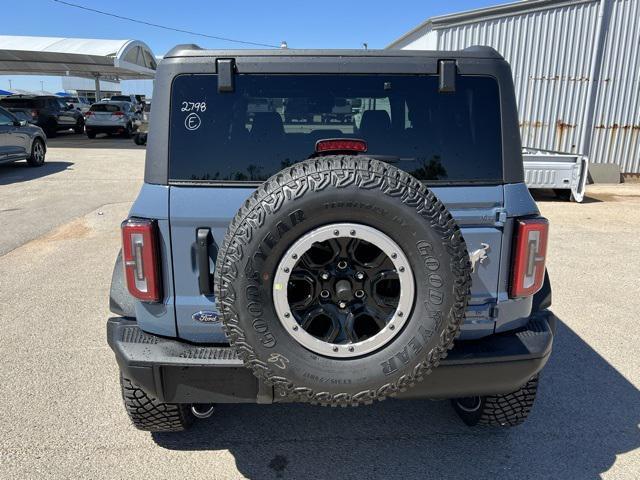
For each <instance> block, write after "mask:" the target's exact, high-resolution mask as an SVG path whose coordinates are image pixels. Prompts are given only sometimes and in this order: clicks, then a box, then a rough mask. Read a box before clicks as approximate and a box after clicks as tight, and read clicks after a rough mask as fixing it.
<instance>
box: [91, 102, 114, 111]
mask: <svg viewBox="0 0 640 480" xmlns="http://www.w3.org/2000/svg"><path fill="white" fill-rule="evenodd" d="M89 110H90V111H92V112H107V113H109V112H121V111H122V108H120V105H113V104H111V103H96V104H94V105H91V108H89Z"/></svg>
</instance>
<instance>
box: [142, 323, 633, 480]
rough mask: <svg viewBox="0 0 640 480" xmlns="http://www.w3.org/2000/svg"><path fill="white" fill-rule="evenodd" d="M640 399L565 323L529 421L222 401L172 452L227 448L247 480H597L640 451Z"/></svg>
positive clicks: (403, 406) (408, 408)
mask: <svg viewBox="0 0 640 480" xmlns="http://www.w3.org/2000/svg"><path fill="white" fill-rule="evenodd" d="M639 422H640V392H639V391H638V390H637V389H636V388H635V387H634V386H633V385H632V384H631V383H630V382H629V381H628V380H626V379H625V378H624V377H623V376H622V375H621V374H620V373H618V371H617V370H616V369H615V368H613V367H612V366H611V365H609V363H607V361H606V360H605V359H604V358H603V357H601V356H600V355H599V354H598V353H596V352H595V351H594V350H593V349H592V348H591V347H590V346H589V345H588V344H586V343H585V342H584V341H583V340H582V339H581V338H580V337H579V336H577V335H576V334H575V333H574V332H573V331H572V330H571V329H569V328H568V327H567V326H565V325H564V324H562V323H560V324H559V326H558V336H557V339H556V341H555V346H554V353H553V355H552V358H551V360H550V362H549V364H548V365H547V368H546V369H545V370H544V372H543V376H542V377H541V386H540V390H539V393H538V399H537V401H536V404H535V406H534V409H533V413H532V415H531V417H530V418H529V420H528V421H527V422H526V423H525V424H524V425H522V426H520V427H516V428H513V429H510V430H502V429H491V428H478V429H470V428H467V427H465V426H464V425H462V423H461V422H460V421H459V420H458V418H457V417H456V416H455V414H454V413H453V410H452V409H451V408H450V407H449V404H448V402H430V401H391V400H389V401H386V402H382V403H379V404H377V405H374V406H371V407H361V408H357V409H342V408H337V409H331V408H322V407H311V406H305V405H271V406H266V405H264V406H258V405H221V406H219V407H218V408H217V411H216V414H214V416H213V417H211V418H210V419H208V420H206V421H200V422H198V423H197V424H196V425H195V427H194V428H193V430H191V431H189V432H187V433H183V434H154V435H153V439H154V441H155V442H156V443H157V444H158V445H160V446H162V447H164V448H167V449H171V450H228V451H229V452H230V453H231V454H232V455H233V456H234V458H235V461H236V466H237V469H238V471H239V472H240V473H241V474H243V475H245V476H247V477H249V478H341V479H342V478H360V479H361V478H403V479H404V478H596V477H598V476H599V474H601V473H602V472H605V471H607V470H609V469H610V468H611V466H612V465H613V463H614V462H615V460H616V455H620V454H623V453H625V452H629V451H631V450H634V449H636V448H638V447H640V434H639V430H638V424H639Z"/></svg>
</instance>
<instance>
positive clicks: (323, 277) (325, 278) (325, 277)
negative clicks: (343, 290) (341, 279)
mask: <svg viewBox="0 0 640 480" xmlns="http://www.w3.org/2000/svg"><path fill="white" fill-rule="evenodd" d="M320 277H321V278H322V279H323V280H329V274H328V273H327V272H324V273H323V274H322V275H320Z"/></svg>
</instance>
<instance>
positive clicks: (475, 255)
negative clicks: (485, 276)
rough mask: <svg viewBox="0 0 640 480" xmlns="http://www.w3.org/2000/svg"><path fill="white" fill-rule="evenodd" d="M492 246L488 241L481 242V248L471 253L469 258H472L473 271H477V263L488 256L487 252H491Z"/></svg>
mask: <svg viewBox="0 0 640 480" xmlns="http://www.w3.org/2000/svg"><path fill="white" fill-rule="evenodd" d="M490 248H491V247H489V244H488V243H481V244H480V248H478V249H477V250H474V251H473V252H471V253H470V254H469V260H471V271H472V272H475V271H476V265H477V264H478V263H480V265H482V263H483V262H484V261H485V260H486V259H487V258H488V257H487V253H488V252H489V250H490Z"/></svg>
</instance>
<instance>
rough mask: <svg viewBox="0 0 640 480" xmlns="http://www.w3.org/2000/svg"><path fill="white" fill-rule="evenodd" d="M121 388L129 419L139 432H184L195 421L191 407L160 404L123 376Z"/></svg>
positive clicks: (176, 404) (121, 377)
mask: <svg viewBox="0 0 640 480" xmlns="http://www.w3.org/2000/svg"><path fill="white" fill-rule="evenodd" d="M120 388H121V390H122V400H123V401H124V407H125V409H126V410H127V414H128V415H129V419H130V420H131V423H133V426H134V427H136V428H137V429H138V430H144V431H146V432H182V431H184V430H186V429H188V428H189V427H190V426H191V424H192V423H193V421H194V420H195V417H194V416H193V414H192V413H191V410H190V408H189V405H187V404H179V403H162V402H158V401H157V400H156V399H155V398H152V397H150V396H149V395H147V394H146V393H145V392H144V391H143V390H142V389H141V388H140V387H138V386H137V385H136V384H135V383H133V382H132V381H131V380H129V379H128V378H125V377H123V376H122V374H121V375H120Z"/></svg>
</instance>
